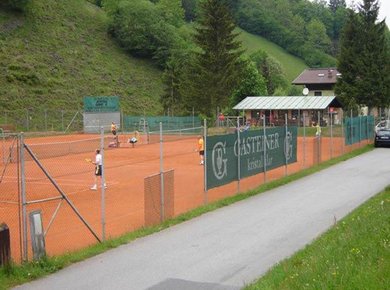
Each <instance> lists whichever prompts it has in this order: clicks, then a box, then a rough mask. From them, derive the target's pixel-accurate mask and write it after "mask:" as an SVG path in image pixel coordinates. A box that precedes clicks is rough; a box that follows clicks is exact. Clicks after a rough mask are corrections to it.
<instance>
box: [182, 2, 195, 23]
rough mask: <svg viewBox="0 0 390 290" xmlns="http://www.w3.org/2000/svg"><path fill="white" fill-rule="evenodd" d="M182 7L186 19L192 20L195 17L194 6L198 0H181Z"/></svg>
mask: <svg viewBox="0 0 390 290" xmlns="http://www.w3.org/2000/svg"><path fill="white" fill-rule="evenodd" d="M181 3H182V7H183V9H184V16H185V20H186V21H194V20H195V18H196V7H197V3H198V0H181Z"/></svg>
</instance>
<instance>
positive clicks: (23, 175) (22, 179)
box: [19, 132, 28, 262]
mask: <svg viewBox="0 0 390 290" xmlns="http://www.w3.org/2000/svg"><path fill="white" fill-rule="evenodd" d="M19 141H20V146H19V156H20V191H21V192H20V195H21V202H22V227H23V255H22V260H23V261H25V262H27V261H28V247H27V241H28V240H27V200H26V172H25V160H24V135H23V132H22V133H21V134H20V138H19Z"/></svg>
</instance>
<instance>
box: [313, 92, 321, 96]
mask: <svg viewBox="0 0 390 290" xmlns="http://www.w3.org/2000/svg"><path fill="white" fill-rule="evenodd" d="M314 96H316V97H320V96H322V92H321V91H315V92H314Z"/></svg>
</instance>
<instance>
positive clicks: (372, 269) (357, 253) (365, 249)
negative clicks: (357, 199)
mask: <svg viewBox="0 0 390 290" xmlns="http://www.w3.org/2000/svg"><path fill="white" fill-rule="evenodd" d="M389 273H390V187H387V188H386V189H385V190H384V191H383V192H381V193H379V194H378V195H376V196H375V197H373V198H371V199H370V200H369V201H368V202H366V203H365V204H363V205H361V206H360V207H359V208H358V209H356V210H354V211H353V212H352V213H351V214H349V215H348V216H346V217H345V218H343V219H342V220H340V221H338V222H337V223H336V224H335V225H334V226H333V227H332V228H331V229H330V230H328V231H327V232H326V233H325V234H323V235H322V236H321V237H320V238H319V239H317V240H315V241H314V242H313V243H312V244H310V245H308V246H306V248H304V249H303V250H301V251H299V252H297V253H296V254H294V255H293V256H292V257H291V258H289V259H286V260H284V261H282V262H281V263H279V264H278V265H276V266H275V267H273V268H272V269H271V270H270V271H269V272H267V273H266V274H265V276H263V277H262V278H260V279H259V280H258V281H256V282H254V283H253V284H251V285H248V286H247V287H246V288H245V289H246V290H255V289H262V290H263V289H299V290H301V289H343V290H349V289H351V290H352V289H353V290H357V289H365V290H368V289H389V285H390V275H389ZM386 285H387V286H386Z"/></svg>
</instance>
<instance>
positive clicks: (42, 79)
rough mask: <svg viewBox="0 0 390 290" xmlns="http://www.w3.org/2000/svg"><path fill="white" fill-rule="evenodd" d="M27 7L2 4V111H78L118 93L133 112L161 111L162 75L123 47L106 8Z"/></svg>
mask: <svg viewBox="0 0 390 290" xmlns="http://www.w3.org/2000/svg"><path fill="white" fill-rule="evenodd" d="M27 2H28V3H27V6H26V7H25V12H24V13H21V12H18V11H14V10H10V9H8V7H5V6H2V5H0V111H2V112H4V111H6V110H8V111H12V110H16V109H27V108H32V109H36V108H49V109H53V108H55V109H64V110H74V109H81V108H82V98H83V96H103V95H104V96H111V95H117V96H120V98H121V107H122V109H123V110H124V111H125V112H127V113H129V114H130V113H131V114H137V113H143V110H146V112H149V113H151V114H157V113H160V112H161V110H162V107H161V105H160V102H159V96H160V95H161V94H162V92H163V86H162V81H161V74H162V71H161V70H160V69H158V68H157V67H156V66H155V65H154V64H153V63H152V61H151V60H147V59H142V58H135V57H132V56H130V55H129V54H127V53H126V52H124V51H123V50H122V49H121V48H120V47H119V46H118V45H117V43H116V42H115V41H114V40H113V39H112V38H111V37H110V36H109V35H108V34H107V29H108V18H107V16H106V13H105V12H104V11H102V9H100V8H99V7H97V6H95V5H93V4H91V3H90V2H87V1H84V0H67V1H52V0H33V1H27ZM1 3H2V4H3V2H2V1H1ZM0 123H1V122H0Z"/></svg>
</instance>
